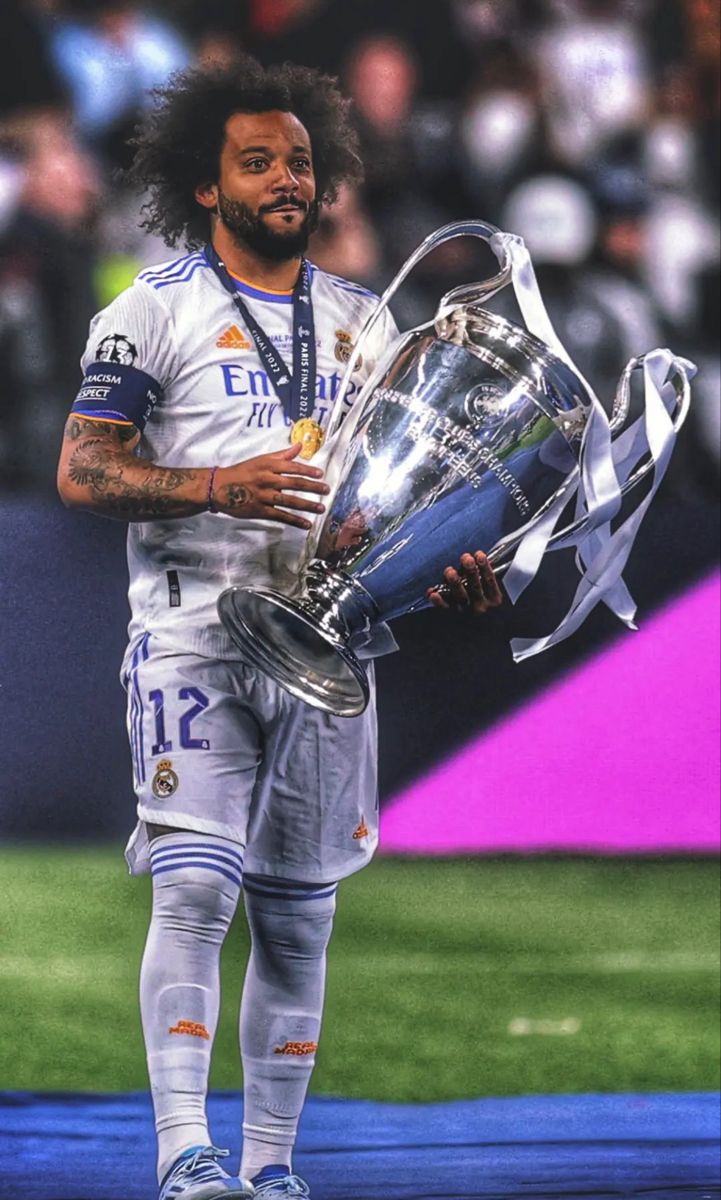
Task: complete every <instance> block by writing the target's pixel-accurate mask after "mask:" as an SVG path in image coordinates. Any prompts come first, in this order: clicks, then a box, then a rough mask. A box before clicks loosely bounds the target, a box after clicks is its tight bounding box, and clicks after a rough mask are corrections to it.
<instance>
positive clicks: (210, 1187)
mask: <svg viewBox="0 0 721 1200" xmlns="http://www.w3.org/2000/svg"><path fill="white" fill-rule="evenodd" d="M229 1155H230V1151H229V1150H217V1149H216V1148H215V1146H192V1147H191V1148H190V1150H186V1151H185V1153H184V1154H181V1155H180V1158H178V1159H176V1161H175V1162H174V1163H173V1165H172V1167H171V1168H170V1170H169V1171H168V1173H167V1175H166V1176H165V1179H164V1180H163V1182H162V1183H161V1185H160V1195H159V1197H158V1200H252V1197H253V1196H255V1190H254V1188H253V1185H252V1184H250V1183H245V1182H244V1181H243V1180H242V1179H238V1177H237V1175H235V1176H233V1178H231V1177H230V1175H228V1174H227V1172H226V1171H224V1170H223V1168H222V1167H220V1166H219V1165H218V1159H219V1158H228V1157H229ZM291 1194H292V1193H291ZM302 1194H303V1193H302V1192H301V1195H302Z"/></svg>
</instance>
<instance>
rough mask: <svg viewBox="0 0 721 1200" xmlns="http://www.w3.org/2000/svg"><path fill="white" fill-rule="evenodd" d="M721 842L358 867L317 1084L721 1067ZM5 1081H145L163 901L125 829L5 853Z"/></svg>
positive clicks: (709, 1085)
mask: <svg viewBox="0 0 721 1200" xmlns="http://www.w3.org/2000/svg"><path fill="white" fill-rule="evenodd" d="M718 875H719V870H718V865H717V863H716V862H715V861H713V860H710V859H696V860H694V859H671V860H666V861H664V860H658V859H652V860H642V859H641V860H618V859H608V860H601V859H574V858H557V859H553V858H541V859H501V858H497V859H482V858H481V859H465V860H450V861H402V860H389V859H380V860H378V861H377V862H376V863H375V864H373V865H372V866H371V867H370V868H369V869H368V870H366V871H364V872H362V873H361V874H360V875H357V876H355V877H354V878H353V879H350V880H348V881H346V883H344V884H343V885H342V886H341V889H340V893H339V913H338V921H337V927H336V933H335V936H334V940H333V944H332V947H331V956H330V971H329V983H328V1005H327V1012H326V1021H325V1028H324V1035H323V1039H322V1046H321V1052H320V1055H319V1064H318V1069H317V1072H316V1075H315V1077H314V1083H313V1090H314V1091H315V1092H316V1093H325V1094H333V1095H338V1096H348V1097H359V1098H368V1099H376V1100H388V1101H410V1102H415V1101H432V1100H451V1099H457V1098H462V1097H477V1096H484V1095H488V1096H490V1095H493V1096H502V1095H518V1094H529V1093H550V1092H598V1091H601V1092H606V1091H686V1090H705V1089H715V1088H717V1087H718V1085H719V1079H718V1062H719V1045H718V1041H719V1037H718V1035H719V1021H718V992H719V986H718V984H719V930H718V924H719V900H718V897H719V878H718ZM0 881H1V882H0V929H1V933H2V939H1V942H0V980H2V984H1V987H2V1025H3V1032H4V1037H3V1038H2V1039H0V1088H3V1089H38V1090H55V1089H66V1090H75V1089H78V1090H102V1091H106V1090H130V1089H142V1088H145V1087H146V1074H145V1064H144V1056H143V1047H142V1041H141V1037H140V1031H139V1026H138V1017H137V999H136V996H137V972H138V962H139V959H140V954H141V950H142V945H143V940H144V936H145V930H146V924H147V916H148V911H149V904H150V887H149V881H148V879H147V878H144V879H140V880H137V879H135V880H132V879H130V878H129V877H128V876H127V874H126V872H125V865H124V862H123V859H122V855H121V852H120V849H119V848H117V847H114V848H100V849H98V848H87V847H86V848H72V849H58V848H53V849H38V848H21V847H11V848H5V849H4V850H2V851H1V852H0ZM246 955H247V938H246V934H245V928H244V923H243V921H242V919H241V918H239V919H237V920H236V923H235V925H234V927H233V930H232V931H231V935H230V937H229V939H228V943H227V944H226V949H225V952H224V965H223V979H224V1002H223V1018H222V1023H221V1026H220V1029H219V1031H218V1038H217V1043H216V1049H215V1055H214V1067H213V1075H212V1086H213V1087H215V1088H237V1087H239V1086H240V1084H241V1078H240V1067H239V1058H238V1049H237V1032H236V1029H237V1017H238V1005H239V995H240V987H241V980H242V974H243V967H244V962H245V958H246Z"/></svg>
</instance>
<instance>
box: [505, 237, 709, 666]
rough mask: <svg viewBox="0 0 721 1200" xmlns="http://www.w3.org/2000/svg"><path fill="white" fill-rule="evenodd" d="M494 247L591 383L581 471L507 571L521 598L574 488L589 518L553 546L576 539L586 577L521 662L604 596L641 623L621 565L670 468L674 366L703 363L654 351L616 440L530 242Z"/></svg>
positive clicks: (688, 369)
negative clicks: (646, 470) (642, 471)
mask: <svg viewBox="0 0 721 1200" xmlns="http://www.w3.org/2000/svg"><path fill="white" fill-rule="evenodd" d="M491 246H492V248H493V249H494V250H495V252H496V254H497V255H498V257H499V258H502V256H503V255H504V254H506V255H508V257H509V258H510V260H511V264H512V280H513V287H514V291H515V293H516V298H517V300H518V305H519V308H520V310H521V313H522V315H523V318H524V320H525V322H526V326H527V328H528V330H529V332H530V333H532V334H534V335H535V336H536V337H538V338H540V339H541V341H543V342H545V343H546V345H548V346H550V348H551V349H552V350H553V352H554V353H555V354H556V355H557V356H558V357H559V358H560V359H562V360H563V361H564V362H565V363H567V365H568V366H569V367H570V368H571V369H572V370H573V371H574V373H575V374H576V375H577V376H578V378H579V379H580V380H581V381H582V383H583V384H584V385H585V387H586V389H587V391H588V394H589V396H590V399H591V408H590V412H589V415H588V419H587V422H586V425H585V429H584V433H583V438H582V442H581V450H580V456H579V467H578V469H577V471H576V473H575V476H572V477H571V478H570V479H569V483H568V487H567V488H564V490H563V493H562V495H560V496H559V497H558V498H557V499H556V500H555V501H554V503H553V504H552V505H551V506H550V507H549V509H548V510H547V512H545V513H544V514H543V516H542V517H541V518H540V519H539V520H538V521H536V522H534V524H533V525H532V526H531V528H530V529H529V530H528V532H527V533H526V534H525V535H524V537H523V538H522V539H521V542H520V544H519V546H518V548H517V550H516V553H515V555H514V558H513V561H512V563H511V565H510V567H509V569H508V571H507V573H506V576H505V578H504V587H505V589H506V592H507V593H508V595H509V598H510V600H511V602H512V603H515V601H516V600H517V599H518V597H519V596H520V595H521V594H522V593H523V592H524V591H525V589H526V588H527V587H528V585H529V584H530V583H531V581H532V580H533V579H534V578H535V576H536V574H537V572H538V569H539V567H540V564H541V560H542V558H543V556H544V554H545V553H546V550H547V549H549V541H550V539H551V537H552V536H553V533H554V530H555V528H556V525H557V524H558V522H559V520H560V518H561V514H562V513H563V511H564V509H565V508H566V506H567V504H568V503H569V500H570V499H572V498H573V496H574V494H575V496H576V520H578V519H580V518H585V520H584V525H583V528H582V529H581V530H575V531H574V532H571V533H569V535H568V537H566V538H563V539H560V540H559V541H558V542H556V543H554V545H553V546H552V547H551V549H553V550H560V549H564V548H567V547H571V546H575V548H576V565H577V567H578V570H579V573H580V576H581V579H580V582H579V584H578V587H577V589H576V594H575V596H574V597H573V600H572V602H571V605H570V608H569V610H568V612H567V613H566V615H565V616H564V617H563V619H562V620H561V622H560V623H559V625H558V626H557V627H556V629H555V630H554V631H553V633H551V634H549V635H548V636H546V637H541V638H515V639H514V640H513V641H512V642H511V649H512V651H513V658H514V660H515V661H516V662H520V661H521V660H522V659H524V658H529V657H531V655H534V654H538V653H540V651H542V650H546V649H547V648H548V647H550V646H555V645H556V644H557V643H558V642H561V641H563V640H564V639H565V638H567V637H569V636H570V634H572V633H573V632H574V631H575V630H576V629H578V627H579V626H580V625H581V624H582V622H583V621H584V620H585V619H586V617H587V616H588V614H589V613H590V612H591V610H592V609H593V608H595V606H596V605H597V604H598V603H599V601H603V602H604V604H606V605H607V606H608V608H610V609H611V611H612V612H614V613H615V614H616V615H617V616H618V617H619V619H620V620H621V621H623V622H624V623H625V624H626V625H627V626H628V627H629V628H631V629H635V628H636V626H635V624H634V617H635V613H636V605H635V603H634V601H633V599H632V597H631V596H630V594H629V592H628V589H627V587H626V585H625V583H624V581H623V578H622V572H623V570H624V568H625V566H626V563H627V562H628V557H629V555H630V553H631V550H632V548H633V543H634V541H635V538H636V534H637V533H638V530H639V527H640V525H641V522H642V520H643V518H644V516H645V515H646V512H647V511H648V507H649V505H650V503H651V501H652V500H653V497H654V496H655V494H656V492H657V491H658V488H659V485H660V483H661V480H662V479H663V476H664V474H665V472H666V468H667V466H668V463H669V460H670V457H671V452H672V450H673V447H674V443H675V440H676V429H675V427H674V424H673V421H672V419H671V414H672V413H673V411H674V408H675V407H676V406H677V402H678V399H677V396H676V393H675V389H674V387H673V385H672V384H671V383H670V382H669V381H668V380H669V376H670V373H671V372H672V371H673V370H674V369H681V370H682V371H684V372H685V373H686V374H687V375H688V376H689V378H692V377H693V375H694V374H695V370H696V369H695V367H694V366H693V364H692V363H690V362H688V361H687V360H685V359H679V358H676V357H675V356H674V355H673V354H672V353H671V351H670V350H662V349H661V350H654V351H651V352H650V353H648V354H647V355H645V357H644V362H643V373H644V412H643V415H642V416H641V417H639V418H638V420H637V421H635V422H634V423H633V424H632V425H631V426H630V427H629V428H628V429H627V430H625V431H624V433H623V434H621V435H620V436H619V437H617V438H616V439H615V440H614V439H613V438H612V434H611V427H610V422H609V419H608V417H607V415H606V412H605V411H604V409H603V407H602V405H601V403H600V402H599V400H598V398H597V396H596V394H595V392H594V391H593V389H592V388H591V387H590V386H589V384H588V382H587V381H586V380H585V379H584V378H583V375H582V374H581V372H580V371H579V370H578V368H577V367H576V365H575V363H574V362H573V360H572V359H571V358H570V356H569V354H568V352H567V351H566V349H565V347H564V346H563V344H562V343H561V341H560V340H559V338H558V336H557V334H556V331H555V329H554V328H553V325H552V324H551V320H550V317H549V316H548V312H547V311H546V306H545V305H544V303H543V300H542V298H541V293H540V290H539V287H538V281H537V280H536V274H535V271H534V269H533V264H532V262H531V259H530V255H529V253H528V251H527V249H526V247H525V244H524V243H523V241H522V240H521V238H519V237H516V236H515V235H514V234H509V233H500V232H499V233H497V234H495V235H494V237H493V238H492V239H491ZM646 456H649V457H650V460H651V461H652V463H653V477H652V482H651V486H650V488H649V490H648V493H647V495H646V497H645V498H644V500H643V501H642V503H641V504H639V505H638V507H637V508H636V510H635V511H634V512H633V513H632V514H631V516H629V517H628V518H626V520H624V521H623V522H622V523H621V524H620V526H619V527H618V528H617V529H616V530H615V531H612V529H611V522H612V521H613V519H614V518H615V517H616V516H617V515H618V513H619V511H620V508H621V502H622V488H623V486H624V484H626V483H627V481H628V480H629V478H630V476H631V475H632V473H633V471H634V470H635V468H636V467H637V466H638V464H639V463H640V461H641V459H643V458H645V457H646Z"/></svg>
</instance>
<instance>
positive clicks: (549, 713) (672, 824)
mask: <svg viewBox="0 0 721 1200" xmlns="http://www.w3.org/2000/svg"><path fill="white" fill-rule="evenodd" d="M719 632H720V631H719V576H718V575H714V576H713V577H712V578H710V579H708V580H706V581H705V582H704V583H702V584H700V585H698V586H697V587H695V588H694V589H693V590H692V591H690V592H688V593H686V594H685V595H681V596H678V597H676V599H675V600H674V601H673V602H672V603H670V604H669V605H668V606H667V607H666V608H664V609H663V610H662V611H661V612H660V613H658V614H656V615H655V616H654V617H653V618H651V619H650V620H646V621H643V619H642V625H641V630H640V632H638V633H623V634H621V636H620V637H619V638H618V640H617V641H616V642H615V643H614V644H613V645H612V646H611V647H610V649H608V650H605V651H603V652H602V653H601V654H599V655H598V657H596V658H594V659H593V660H591V661H589V662H587V663H586V664H584V665H583V666H582V667H580V668H579V669H578V670H576V671H575V672H574V673H573V674H571V675H569V676H567V677H566V678H564V679H563V680H562V681H561V682H559V683H556V684H554V685H553V686H552V687H550V688H549V689H548V691H547V692H544V693H542V694H541V695H539V696H538V697H537V698H536V699H535V700H532V701H531V702H529V704H527V705H526V706H525V707H524V708H523V709H521V710H520V711H518V712H517V713H515V714H514V715H513V716H511V717H509V718H507V719H506V720H504V721H502V722H501V723H499V724H498V725H497V726H496V727H494V728H492V729H490V730H487V731H486V732H485V733H484V734H483V735H482V736H480V737H479V738H478V739H477V740H476V741H474V742H472V743H470V744H469V745H468V746H466V747H465V748H464V749H463V750H461V751H460V752H459V753H457V754H456V755H454V757H452V758H451V759H449V760H448V761H447V762H445V763H444V764H442V765H441V766H439V767H437V768H436V769H435V770H433V771H432V772H430V773H429V774H428V775H426V776H424V777H423V778H421V779H419V780H417V782H416V783H414V784H413V785H412V786H411V787H409V788H407V789H406V790H405V791H404V792H402V793H401V794H400V795H398V796H397V797H396V798H395V799H394V800H392V801H391V802H390V803H389V804H388V806H387V807H386V808H385V809H384V812H383V816H382V821H381V847H382V849H383V851H384V852H385V853H392V854H460V853H477V852H482V853H490V852H499V851H510V852H517V853H518V852H534V851H548V850H559V849H560V850H576V851H595V852H598V851H600V852H610V853H633V852H645V853H652V852H654V851H661V852H672V851H676V850H678V851H702V852H708V851H714V850H717V849H718V845H719V768H720V764H719V729H720V720H719V692H720V689H719V683H720V680H719V674H720V672H719V660H720V637H719ZM549 653H550V654H552V653H553V651H549Z"/></svg>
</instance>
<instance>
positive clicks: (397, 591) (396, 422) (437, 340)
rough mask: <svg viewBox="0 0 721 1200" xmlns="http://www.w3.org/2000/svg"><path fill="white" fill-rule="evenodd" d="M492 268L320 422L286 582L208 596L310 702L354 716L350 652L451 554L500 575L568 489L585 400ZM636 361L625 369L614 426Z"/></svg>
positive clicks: (364, 689)
mask: <svg viewBox="0 0 721 1200" xmlns="http://www.w3.org/2000/svg"><path fill="white" fill-rule="evenodd" d="M447 228H448V230H453V231H454V232H453V234H452V236H457V235H458V232H461V233H468V232H471V233H474V232H475V233H476V234H478V235H479V236H483V237H487V238H490V236H492V233H493V232H496V233H497V232H498V231H493V227H492V226H485V225H481V224H479V225H477V226H473V227H469V225H468V224H464V225H462V226H450V227H447ZM444 233H447V230H445V231H440V234H441V235H443V234H444ZM435 236H436V238H437V237H438V236H439V235H435ZM429 241H433V239H429ZM433 244H438V242H437V240H436V241H435V242H434V243H433ZM424 245H426V244H424ZM431 248H432V247H431ZM422 251H423V248H421V251H418V252H416V256H414V259H412V260H409V262H410V263H411V264H413V262H414V261H417V258H418V255H419V253H421V252H422ZM425 252H427V250H425ZM501 266H502V270H501V273H500V275H498V276H496V277H494V278H493V279H492V280H490V281H488V282H487V283H486V284H481V285H473V286H472V287H467V288H461V289H456V291H454V292H451V293H449V295H448V296H447V297H445V298H444V300H443V301H442V303H441V307H440V309H439V312H438V314H437V316H436V318H435V320H434V321H432V322H431V323H430V324H428V325H426V326H423V327H421V328H419V329H415V330H413V331H411V332H410V333H408V334H406V335H404V336H403V337H402V338H401V339H400V341H399V342H398V343H397V344H396V345H395V346H393V347H391V348H390V349H389V351H388V352H387V353H386V355H385V357H384V358H383V359H382V361H381V362H380V364H379V365H378V367H377V369H376V370H375V372H374V373H373V375H372V376H371V378H370V379H369V380H368V381H367V383H366V384H365V386H364V388H363V390H362V392H361V395H360V397H359V399H358V400H357V401H356V403H355V405H354V408H353V410H352V412H351V414H350V415H349V416H348V417H347V418H346V420H345V422H344V423H343V425H342V426H340V427H338V425H336V428H335V429H332V430H330V431H329V432H330V436H329V439H328V449H329V457H328V467H327V478H328V479H329V481H330V482H331V485H332V491H331V496H330V500H329V506H328V511H327V512H326V514H325V516H324V518H323V521H322V522H318V523H317V526H316V528H314V529H313V530H312V531H311V533H310V534H309V537H308V541H307V544H306V550H305V554H304V557H303V560H302V562H301V565H300V572H299V578H298V583H297V586H296V587H295V588H294V590H293V592H292V593H291V594H289V595H285V594H282V593H281V592H278V591H275V590H273V589H272V588H254V587H242V586H233V587H230V588H228V589H227V590H226V591H224V592H223V594H222V595H221V597H220V599H219V601H218V611H219V614H220V618H221V620H222V623H223V625H224V626H225V628H226V630H227V631H228V632H229V634H230V636H231V637H232V639H233V641H234V642H235V643H236V644H237V645H238V646H239V647H240V648H241V650H242V652H243V656H244V658H245V659H246V660H247V661H249V662H250V663H251V664H252V665H254V666H256V667H258V668H259V669H261V670H263V671H264V672H266V673H267V674H269V675H270V676H271V677H272V678H273V679H275V680H276V682H277V683H279V684H280V685H281V686H282V687H284V688H285V689H286V690H287V691H289V692H290V693H291V694H292V695H294V696H297V697H300V698H301V699H303V700H304V701H306V702H307V703H308V704H311V705H314V706H316V707H318V708H321V709H325V710H326V711H328V712H332V713H334V714H336V715H338V716H344V717H352V716H356V715H358V714H359V713H361V712H362V711H363V710H364V708H365V707H366V705H367V703H368V698H369V684H368V679H367V676H366V672H365V669H364V667H363V663H362V656H363V655H364V654H365V656H366V657H372V656H373V654H374V653H377V652H378V651H377V649H376V648H375V647H374V638H375V637H376V636H377V631H378V629H379V627H382V624H383V623H385V622H387V621H391V620H393V619H394V618H396V617H399V616H401V615H402V614H405V613H410V612H413V611H415V610H417V609H419V608H422V607H425V606H427V605H428V603H429V602H428V600H427V591H428V588H429V586H430V585H432V584H433V582H434V581H435V580H438V579H440V578H441V575H442V572H443V569H444V568H445V567H446V566H448V565H449V564H451V563H453V562H455V561H457V560H458V557H459V556H460V554H461V553H462V552H464V551H467V550H475V549H478V548H483V549H484V550H486V551H487V552H489V558H490V561H491V563H492V564H493V566H494V569H496V570H497V571H502V570H503V569H504V567H505V566H507V565H508V563H509V561H510V559H511V558H512V556H513V554H514V552H515V550H516V549H517V547H518V546H519V544H520V542H521V541H522V539H523V538H524V536H525V535H526V534H527V533H528V531H529V530H531V529H533V527H534V525H535V524H537V523H538V522H539V520H541V519H542V518H543V515H544V514H545V513H547V512H548V510H549V508H550V507H554V509H555V510H558V511H559V512H560V511H561V510H562V508H563V507H565V504H566V503H567V500H568V498H570V496H571V495H572V494H573V491H572V488H573V486H574V485H575V486H577V485H578V479H579V462H580V458H581V454H582V446H583V440H584V433H585V431H586V428H587V424H588V421H589V417H590V414H591V413H592V411H593V408H594V401H595V397H594V396H593V393H592V392H591V391H590V389H589V388H588V386H587V385H586V383H585V381H584V380H583V378H582V377H581V376H580V374H579V373H578V372H577V371H575V370H574V369H573V367H572V365H571V364H570V362H569V361H567V360H564V359H563V358H561V357H560V356H559V355H557V354H556V353H554V351H553V350H552V349H551V348H550V346H549V345H548V344H546V343H545V342H544V341H543V340H541V339H540V338H539V337H537V336H535V335H534V334H533V333H531V332H528V331H527V330H524V329H522V328H521V327H519V326H517V325H515V324H513V323H512V322H510V321H508V320H505V319H504V318H503V317H500V316H497V315H495V314H493V313H491V312H489V311H488V310H487V309H485V308H484V307H483V303H482V302H485V301H486V300H487V299H488V298H489V296H490V295H491V294H493V293H494V292H495V291H497V290H499V289H500V287H501V286H505V283H506V282H508V278H509V273H510V268H509V263H508V262H507V261H506V260H505V259H504V257H503V255H502V254H501ZM408 269H409V264H406V268H404V271H405V273H407V270H408ZM403 277H404V274H403V272H402V273H401V275H400V276H399V277H398V278H397V279H396V281H394V284H393V285H392V286H391V288H390V289H389V291H388V292H387V293H386V295H385V296H384V298H383V300H382V301H381V306H380V308H379V310H377V312H376V314H374V316H373V317H372V318H371V320H370V321H369V322H368V324H367V326H366V329H364V331H363V333H362V334H361V337H360V339H359V342H358V345H357V347H356V353H359V352H360V351H361V350H362V347H363V340H364V335H365V334H367V332H368V331H369V329H370V328H371V326H372V324H373V322H374V320H375V319H376V318H377V316H378V314H379V312H380V311H381V309H382V307H383V306H384V305H385V304H386V303H387V300H388V298H389V296H390V295H391V294H392V292H393V291H394V290H395V287H397V286H398V283H399V282H400V280H401V279H402V278H403ZM640 362H641V360H638V361H634V363H633V364H630V366H629V368H627V373H626V376H625V377H624V387H622V388H621V390H620V393H619V396H620V400H619V397H617V409H616V411H615V413H614V421H613V423H612V424H613V425H614V426H618V425H619V424H621V423H622V421H623V419H624V417H625V414H626V412H627V408H628V378H629V376H630V370H631V369H632V367H635V366H637V365H639V363H640ZM353 365H354V360H353V359H351V362H350V363H349V364H348V370H347V375H346V378H349V377H350V372H351V371H352V369H353ZM595 405H596V409H598V401H595ZM341 408H342V405H341V403H340V398H339V401H338V402H337V404H336V412H339V411H340V410H341ZM648 465H650V464H648ZM639 474H640V473H639ZM635 481H636V478H635V477H634V479H633V480H631V481H629V486H630V484H631V483H632V482H635ZM565 532H566V533H567V532H568V531H565Z"/></svg>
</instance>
